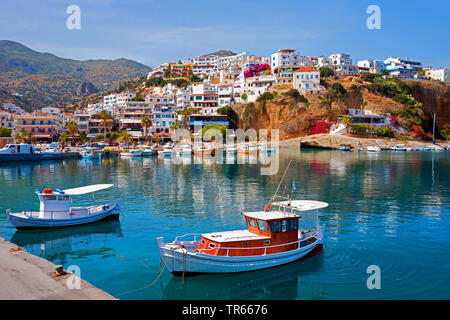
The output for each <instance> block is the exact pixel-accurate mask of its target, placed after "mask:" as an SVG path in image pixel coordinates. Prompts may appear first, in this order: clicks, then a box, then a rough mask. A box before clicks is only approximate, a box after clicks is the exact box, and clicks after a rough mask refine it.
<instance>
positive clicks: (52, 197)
mask: <svg viewBox="0 0 450 320" xmlns="http://www.w3.org/2000/svg"><path fill="white" fill-rule="evenodd" d="M42 198H43V199H44V200H56V196H48V195H47V196H42Z"/></svg>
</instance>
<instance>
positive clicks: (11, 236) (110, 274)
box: [0, 149, 450, 299]
mask: <svg viewBox="0 0 450 320" xmlns="http://www.w3.org/2000/svg"><path fill="white" fill-rule="evenodd" d="M291 159H292V160H293V162H292V164H291V168H290V169H289V171H288V174H287V178H286V185H287V188H288V189H290V188H291V185H292V180H293V179H295V182H296V187H297V190H296V192H295V195H294V197H295V198H298V199H312V200H320V201H325V202H328V203H329V204H330V206H329V207H328V208H325V209H322V210H321V211H320V220H321V222H322V223H323V224H325V225H326V234H325V239H324V251H323V254H321V255H318V256H315V257H311V258H308V259H305V260H302V261H299V262H295V263H292V264H288V265H285V266H282V267H277V268H272V269H267V270H261V271H256V272H249V273H242V274H234V275H233V274H231V275H202V276H195V277H186V278H184V279H183V278H181V277H172V276H171V275H170V274H169V273H168V272H167V271H165V272H164V273H163V275H162V276H161V278H160V279H159V281H157V282H156V283H155V284H154V285H153V286H151V287H149V285H150V284H151V283H152V282H153V281H154V280H155V278H156V277H157V276H158V273H159V268H160V262H159V255H158V251H157V247H156V237H157V236H163V237H164V238H165V239H173V238H174V237H175V236H177V235H183V234H186V233H193V232H209V231H217V230H229V229H235V228H245V224H244V221H243V219H242V216H241V215H240V214H239V213H240V212H241V211H243V210H254V209H256V210H260V209H261V208H262V207H263V206H264V204H265V203H266V202H267V200H268V199H269V198H270V196H271V195H272V194H273V193H274V191H275V189H276V187H277V185H278V182H279V180H280V178H281V176H282V174H283V172H284V168H285V167H286V165H287V163H288V162H289V160H291ZM449 177H450V153H449V152H381V153H379V154H370V153H358V152H339V151H312V150H310V151H304V150H303V151H299V150H295V149H292V150H291V149H289V150H282V151H281V152H280V170H279V172H278V173H277V174H276V175H274V176H263V175H261V174H260V165H259V164H236V163H235V164H210V163H207V164H193V163H188V162H185V163H181V164H180V163H178V164H175V163H173V162H172V161H171V160H170V159H161V158H159V159H158V158H155V159H151V158H148V159H129V160H127V159H103V160H102V161H89V160H87V161H86V160H82V161H79V160H66V161H59V162H47V163H21V164H8V165H7V164H0V236H3V237H5V238H6V239H7V240H9V241H12V242H14V243H16V244H18V245H20V246H23V247H24V248H26V249H27V250H28V251H30V252H32V253H34V254H36V255H38V256H41V257H44V258H46V259H48V260H50V261H53V262H54V263H57V264H63V265H64V266H65V267H66V268H67V267H68V266H70V265H77V266H79V267H80V269H81V277H82V278H84V279H86V280H87V281H89V282H90V283H92V284H93V285H95V286H97V287H99V288H101V289H103V290H106V291H107V292H109V293H110V294H112V295H114V296H116V297H117V298H120V299H449V298H450V290H449V288H450V277H449V275H450V254H449V249H450V235H449V232H450V179H449ZM47 181H48V182H49V187H54V188H61V189H63V188H72V187H77V186H82V185H87V184H96V183H113V184H114V185H115V188H113V189H109V190H106V191H102V192H99V193H97V194H96V199H95V201H96V202H102V201H111V200H116V199H118V198H122V210H121V217H120V221H118V222H114V221H112V222H101V223H97V224H92V225H88V226H83V227H76V228H69V229H59V230H56V231H46V232H42V231H25V232H19V231H16V230H15V229H14V228H12V227H11V226H10V225H9V224H8V223H7V221H6V219H5V209H8V208H11V209H12V210H13V211H22V210H30V209H38V201H37V198H36V196H35V194H34V193H33V191H34V189H35V188H36V187H39V186H42V184H44V183H45V182H47ZM79 200H80V201H79V203H89V202H92V199H90V198H89V197H88V198H87V199H83V198H80V199H79ZM370 265H377V266H379V267H380V270H381V289H380V290H369V289H368V288H367V286H366V280H367V278H368V277H369V276H370V275H369V274H368V273H367V272H366V269H367V267H368V266H370ZM0 289H1V284H0Z"/></svg>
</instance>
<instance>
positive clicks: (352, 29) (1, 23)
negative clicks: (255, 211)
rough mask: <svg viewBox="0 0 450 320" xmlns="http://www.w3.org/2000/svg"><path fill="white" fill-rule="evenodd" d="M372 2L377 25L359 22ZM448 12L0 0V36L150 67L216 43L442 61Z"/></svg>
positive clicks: (76, 55)
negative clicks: (74, 10) (72, 9)
mask: <svg viewBox="0 0 450 320" xmlns="http://www.w3.org/2000/svg"><path fill="white" fill-rule="evenodd" d="M72 4H75V5H78V6H79V7H80V9H81V29H80V30H69V29H67V28H66V19H67V18H68V16H69V15H68V14H67V13H66V8H67V7H68V6H69V5H72ZM372 4H375V5H378V6H379V7H380V9H381V30H369V29H368V28H367V27H366V20H367V18H368V17H369V15H368V14H367V13H366V9H367V7H368V6H369V5H372ZM449 16H450V1H448V0H430V1H424V0H422V1H417V0H410V1H404V0H402V1H400V0H389V1H384V0H383V1H381V0H371V1H366V0H340V1H334V0H315V1H311V0H309V1H305V0H278V1H275V0H272V1H266V0H259V1H253V0H226V1H215V0H209V1H206V0H184V1H178V0H129V1H125V0H122V1H119V0H92V1H90V0H70V1H65V0H40V1H38V0H8V1H2V2H1V3H0V39H7V40H14V41H18V42H21V43H23V44H25V45H27V46H29V47H31V48H32V49H34V50H37V51H41V52H50V53H53V54H56V55H58V56H61V57H65V58H73V59H79V60H87V59H101V58H103V59H115V58H121V57H124V58H129V59H133V60H136V61H139V62H141V63H144V64H147V65H150V66H153V65H157V64H159V63H162V62H165V61H177V60H179V59H182V58H189V57H193V56H197V55H202V54H205V53H210V52H213V51H216V50H219V49H229V50H233V51H234V52H242V51H247V52H249V53H251V54H255V55H261V56H268V55H270V54H271V53H273V52H275V51H277V50H278V49H280V48H292V49H296V50H297V51H299V52H300V53H301V54H302V55H311V56H316V57H318V56H321V55H325V56H328V55H330V54H332V53H337V52H344V53H348V54H351V56H352V58H353V60H354V62H356V61H357V60H361V59H367V58H375V59H385V58H387V57H388V56H395V57H397V56H400V57H409V58H410V59H415V60H421V61H422V62H423V63H424V64H425V65H431V66H433V67H449V66H450V42H449V39H450V19H449V18H448V17H449Z"/></svg>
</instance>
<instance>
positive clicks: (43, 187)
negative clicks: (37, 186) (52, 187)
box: [39, 182, 47, 193]
mask: <svg viewBox="0 0 450 320" xmlns="http://www.w3.org/2000/svg"><path fill="white" fill-rule="evenodd" d="M46 185H47V182H45V183H44V185H43V186H42V189H41V192H39V193H42V192H43V191H44V189H45V186H46Z"/></svg>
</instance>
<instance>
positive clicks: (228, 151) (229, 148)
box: [223, 144, 237, 154]
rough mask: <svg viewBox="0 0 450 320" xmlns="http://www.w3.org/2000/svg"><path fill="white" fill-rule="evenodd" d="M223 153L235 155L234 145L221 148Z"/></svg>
mask: <svg viewBox="0 0 450 320" xmlns="http://www.w3.org/2000/svg"><path fill="white" fill-rule="evenodd" d="M223 152H224V153H226V154H236V153H237V148H236V146H235V145H234V144H226V145H225V146H224V148H223Z"/></svg>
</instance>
